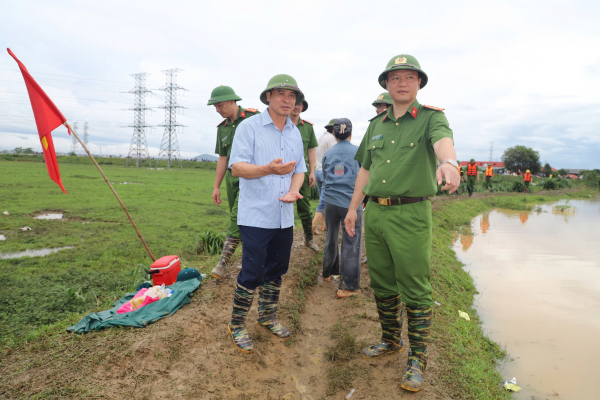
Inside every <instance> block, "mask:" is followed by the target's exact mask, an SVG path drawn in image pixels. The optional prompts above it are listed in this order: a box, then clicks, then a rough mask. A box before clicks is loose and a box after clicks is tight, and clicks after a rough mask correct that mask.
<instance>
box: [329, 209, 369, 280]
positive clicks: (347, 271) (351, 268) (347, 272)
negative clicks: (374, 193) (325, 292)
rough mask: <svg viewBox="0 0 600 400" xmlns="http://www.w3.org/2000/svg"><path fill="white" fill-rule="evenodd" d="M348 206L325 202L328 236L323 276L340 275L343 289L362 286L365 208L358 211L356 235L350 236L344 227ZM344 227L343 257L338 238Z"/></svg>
mask: <svg viewBox="0 0 600 400" xmlns="http://www.w3.org/2000/svg"><path fill="white" fill-rule="evenodd" d="M347 213H348V209H347V208H343V207H338V206H334V205H333V204H329V203H327V202H325V213H324V214H325V225H327V236H326V238H325V248H324V249H323V277H324V278H328V277H330V276H331V275H338V274H339V275H340V286H339V288H340V289H341V290H358V289H359V288H360V256H361V253H362V229H363V210H362V209H359V210H357V211H356V214H357V218H356V226H355V232H356V233H355V235H354V237H350V236H348V234H347V233H346V229H345V228H344V219H345V218H346V214H347ZM340 227H341V229H342V257H341V263H340V256H339V255H338V240H339V235H340Z"/></svg>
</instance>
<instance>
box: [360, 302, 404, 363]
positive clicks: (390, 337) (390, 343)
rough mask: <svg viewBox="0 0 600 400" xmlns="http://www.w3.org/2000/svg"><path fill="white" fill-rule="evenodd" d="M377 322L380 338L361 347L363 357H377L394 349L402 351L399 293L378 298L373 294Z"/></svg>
mask: <svg viewBox="0 0 600 400" xmlns="http://www.w3.org/2000/svg"><path fill="white" fill-rule="evenodd" d="M375 302H376V304H377V313H379V322H380V323H381V340H380V341H379V343H377V344H375V345H372V346H369V347H365V348H364V349H362V352H361V353H362V354H361V355H362V357H363V358H373V357H379V356H382V355H384V354H390V353H393V352H395V351H403V350H404V343H403V341H402V337H401V336H402V303H401V301H400V295H398V296H391V297H384V298H379V297H377V296H375Z"/></svg>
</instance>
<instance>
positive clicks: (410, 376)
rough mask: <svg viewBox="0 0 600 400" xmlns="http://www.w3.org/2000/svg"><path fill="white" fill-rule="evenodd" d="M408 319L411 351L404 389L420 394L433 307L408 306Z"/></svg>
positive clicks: (404, 377)
mask: <svg viewBox="0 0 600 400" xmlns="http://www.w3.org/2000/svg"><path fill="white" fill-rule="evenodd" d="M406 316H407V317H408V339H409V341H410V351H409V352H408V363H407V366H406V372H405V373H404V376H403V377H402V383H401V385H400V386H402V388H403V389H405V390H408V391H411V392H418V391H419V390H421V387H422V386H423V372H424V371H425V368H426V367H427V355H428V353H429V349H428V347H427V344H428V343H429V338H430V333H431V319H432V317H433V311H432V309H431V307H428V308H417V307H414V308H413V307H408V306H406Z"/></svg>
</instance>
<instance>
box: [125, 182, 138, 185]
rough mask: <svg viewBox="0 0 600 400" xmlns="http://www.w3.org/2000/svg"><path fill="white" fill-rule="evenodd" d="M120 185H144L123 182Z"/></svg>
mask: <svg viewBox="0 0 600 400" xmlns="http://www.w3.org/2000/svg"><path fill="white" fill-rule="evenodd" d="M119 185H143V183H142V182H121V183H119Z"/></svg>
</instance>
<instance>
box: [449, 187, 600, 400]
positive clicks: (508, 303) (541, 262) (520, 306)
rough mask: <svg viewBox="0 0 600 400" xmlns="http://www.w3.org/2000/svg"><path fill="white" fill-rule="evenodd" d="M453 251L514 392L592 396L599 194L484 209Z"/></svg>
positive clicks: (595, 394) (598, 347)
mask: <svg viewBox="0 0 600 400" xmlns="http://www.w3.org/2000/svg"><path fill="white" fill-rule="evenodd" d="M565 205H566V206H567V207H561V206H565ZM454 250H455V251H456V254H457V257H458V258H459V260H461V261H462V262H463V263H465V264H466V267H465V269H466V270H467V271H468V272H469V273H470V274H471V276H472V277H473V279H474V281H475V285H476V287H477V290H478V291H479V293H480V294H479V295H477V296H476V297H475V305H476V308H477V311H478V313H479V315H480V316H481V319H482V321H483V329H484V331H485V332H486V334H487V335H488V336H489V337H490V338H491V339H492V340H494V341H495V342H497V343H499V344H500V345H501V346H502V347H505V348H506V350H507V351H508V353H509V360H510V361H506V362H505V363H504V364H503V365H502V367H501V373H502V375H503V376H504V378H505V379H506V380H510V379H512V378H513V377H516V378H517V385H518V386H520V387H521V388H522V390H521V391H520V392H519V393H518V394H516V395H515V396H514V398H515V399H528V400H530V399H532V398H533V399H561V400H571V399H572V400H586V399H600V376H599V372H600V366H599V364H598V359H599V358H600V198H596V199H593V200H592V199H590V200H571V201H570V202H568V203H567V202H564V201H561V202H559V203H554V204H547V205H541V206H539V207H537V208H536V210H534V211H530V212H523V211H508V210H500V209H498V210H494V211H491V212H488V213H484V214H483V215H480V216H478V217H477V218H475V219H474V220H473V221H472V222H471V227H470V228H468V229H463V230H462V231H461V233H460V234H458V235H457V236H456V240H455V242H454ZM511 359H512V360H511Z"/></svg>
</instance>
